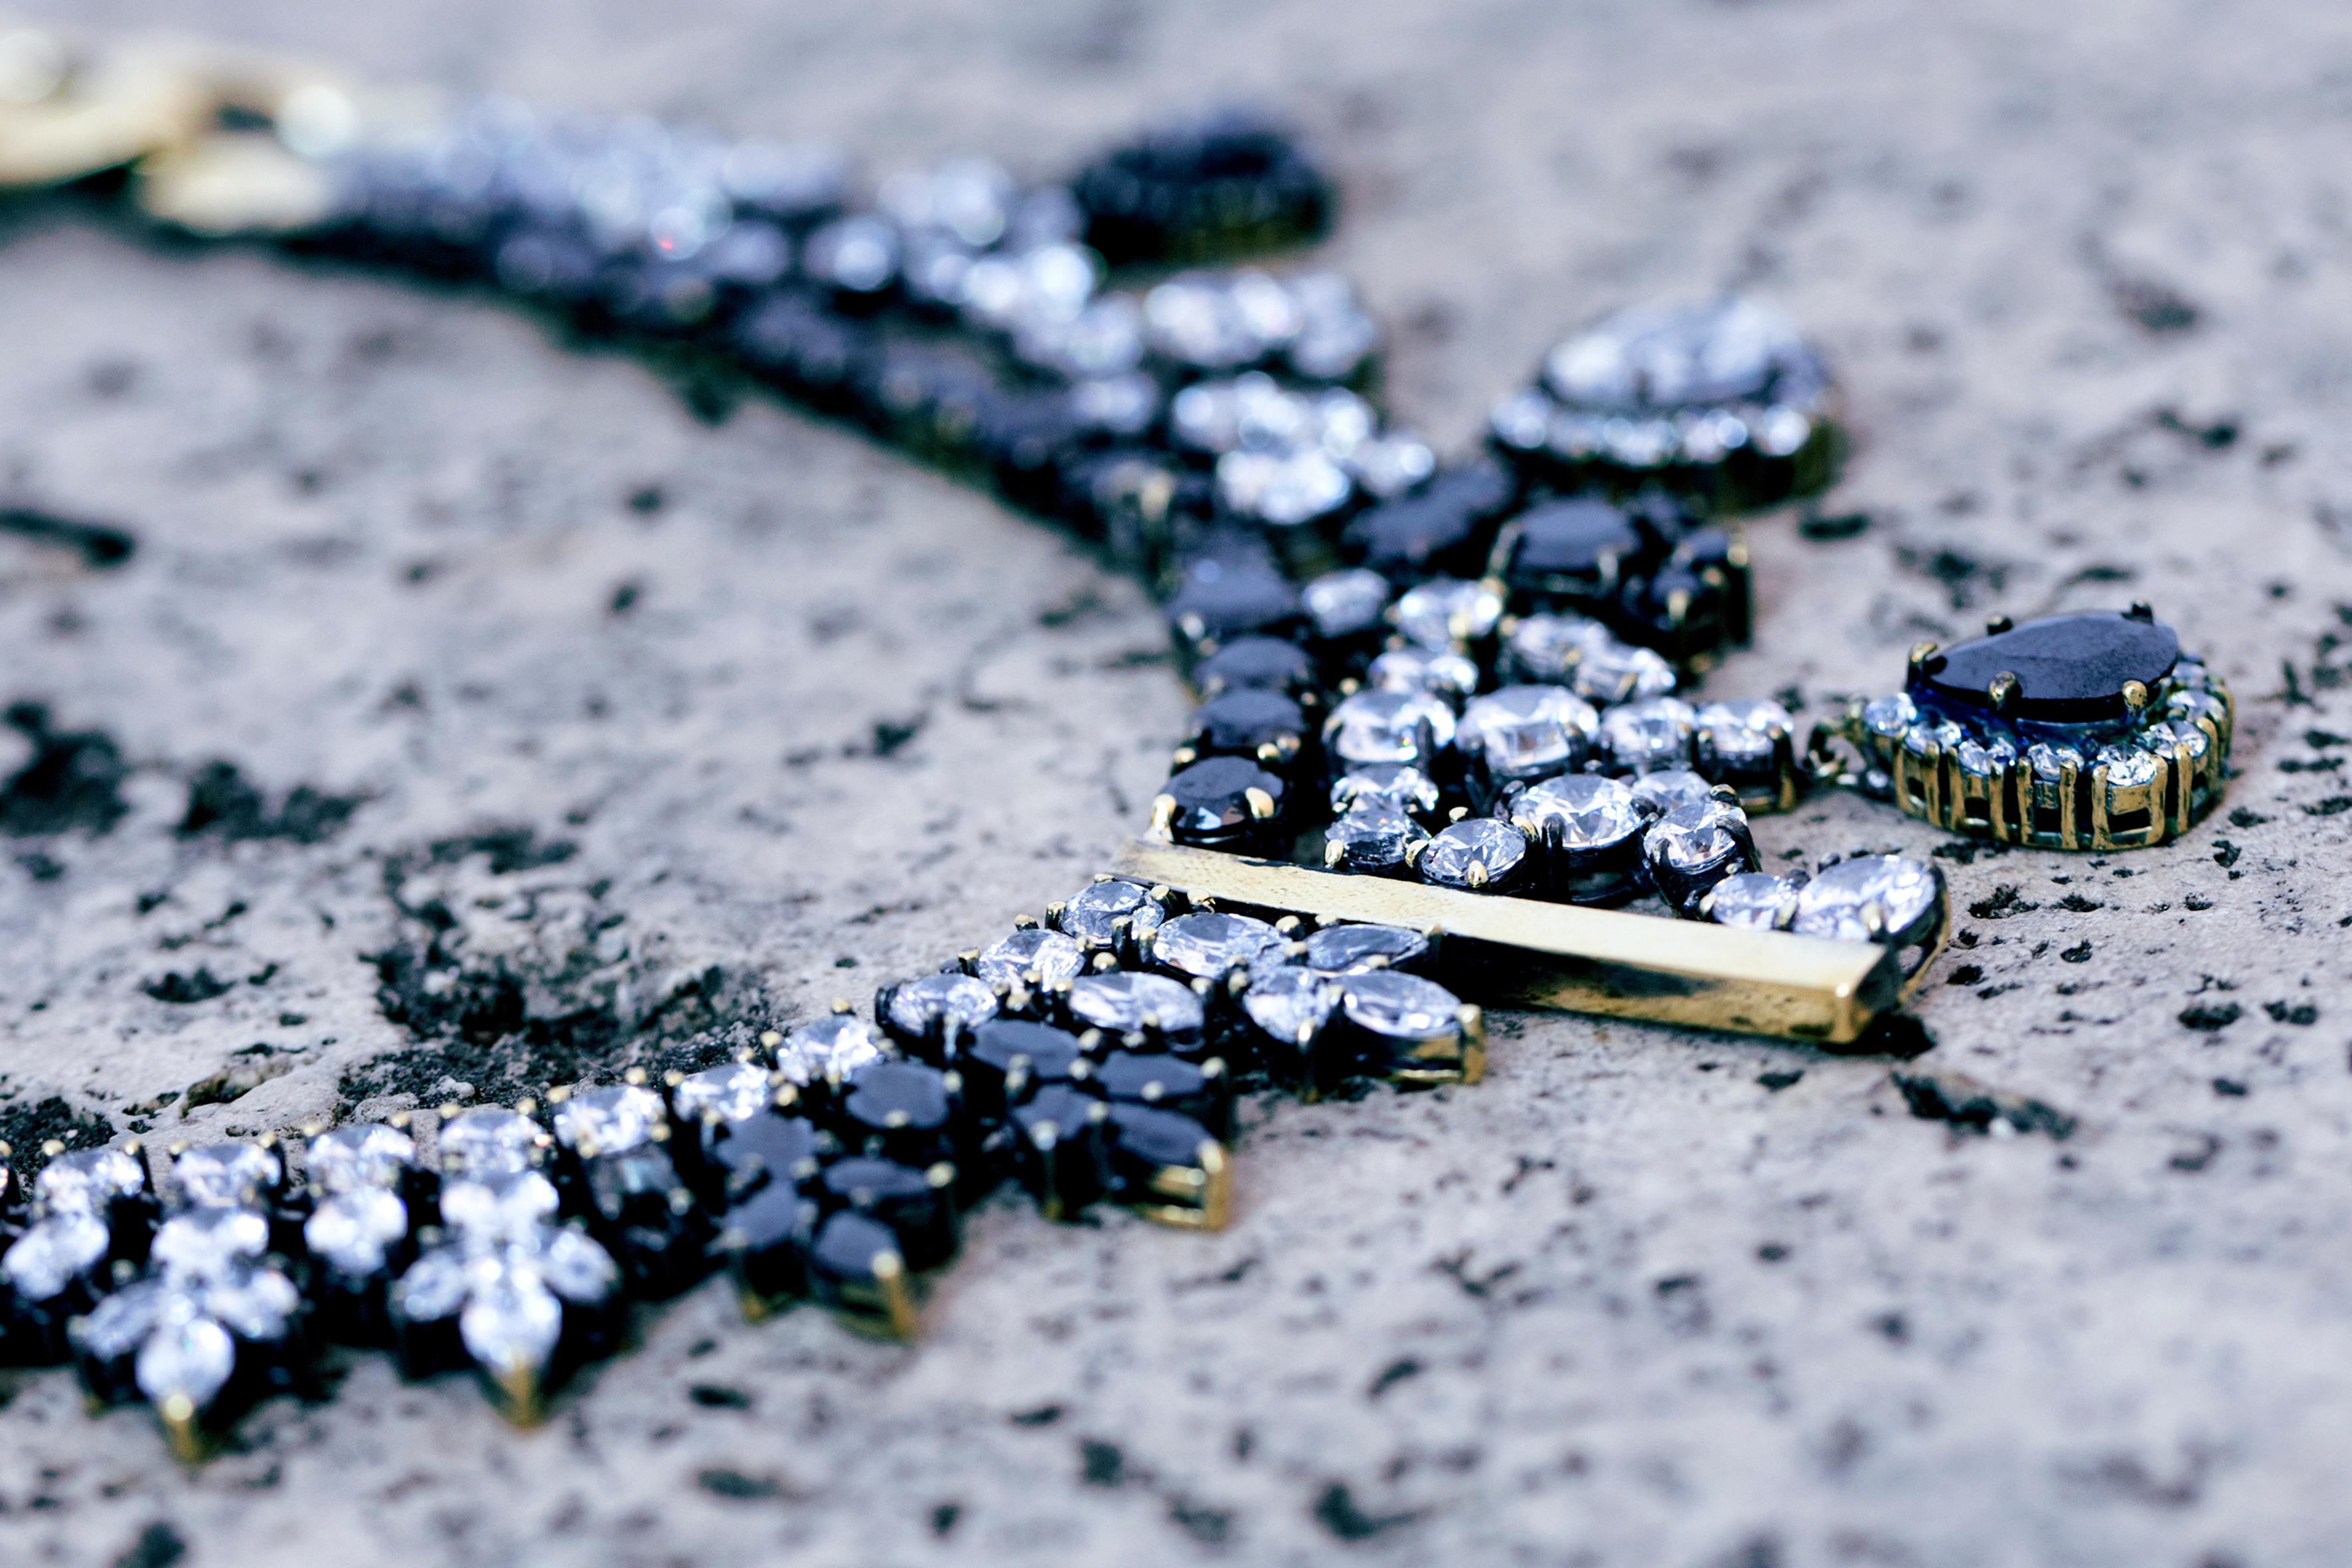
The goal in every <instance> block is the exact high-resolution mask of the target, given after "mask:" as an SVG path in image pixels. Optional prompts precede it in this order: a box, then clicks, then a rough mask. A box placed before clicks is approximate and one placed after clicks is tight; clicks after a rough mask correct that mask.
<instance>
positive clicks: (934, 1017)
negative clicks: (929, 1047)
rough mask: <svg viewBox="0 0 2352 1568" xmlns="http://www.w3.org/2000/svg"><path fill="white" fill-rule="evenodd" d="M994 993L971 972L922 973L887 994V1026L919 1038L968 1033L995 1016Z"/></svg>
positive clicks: (951, 1036) (986, 983) (954, 1035)
mask: <svg viewBox="0 0 2352 1568" xmlns="http://www.w3.org/2000/svg"><path fill="white" fill-rule="evenodd" d="M996 1008H997V1002H996V993H995V991H994V990H992V989H991V987H990V986H989V984H988V982H987V981H985V980H982V979H980V978H979V977H977V976H975V975H971V974H926V975H924V976H922V977H921V978H920V979H919V980H909V981H908V982H907V983H906V984H903V985H899V986H898V987H896V988H894V989H893V990H892V991H891V993H890V1026H891V1027H892V1028H894V1029H896V1030H898V1032H899V1033H900V1034H902V1035H906V1036H908V1037H912V1038H916V1039H921V1038H924V1037H927V1036H929V1035H931V1034H933V1033H935V1032H936V1033H940V1034H943V1035H945V1036H947V1037H950V1038H953V1037H956V1036H959V1035H968V1034H970V1033H971V1031H972V1030H974V1029H976V1028H978V1027H980V1026H981V1025H982V1024H985V1023H986V1022H988V1020H990V1019H991V1018H993V1017H995V1016H996Z"/></svg>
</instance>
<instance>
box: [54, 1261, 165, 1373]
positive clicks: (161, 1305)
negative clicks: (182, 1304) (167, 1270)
mask: <svg viewBox="0 0 2352 1568" xmlns="http://www.w3.org/2000/svg"><path fill="white" fill-rule="evenodd" d="M172 1295H173V1290H172V1288H171V1287H170V1286H168V1285H166V1284H164V1283H163V1281H162V1280H161V1279H137V1280H133V1281H132V1282H131V1283H130V1284H128V1285H125V1286H124V1287H123V1288H122V1289H120V1290H117V1291H115V1292H114V1293H113V1294H112V1295H110V1296H109V1297H107V1298H106V1299H105V1300H102V1301H100V1302H99V1304H98V1305H97V1306H95V1307H93V1308H91V1309H90V1311H89V1316H88V1317H85V1318H83V1319H82V1320H81V1321H79V1322H77V1323H75V1324H74V1325H73V1328H72V1336H73V1342H74V1347H75V1348H76V1349H77V1350H79V1351H80V1352H81V1353H82V1354H84V1355H86V1356H89V1357H90V1358H91V1359H92V1360H94V1361H100V1362H110V1361H120V1360H121V1358H123V1357H124V1356H127V1355H129V1354H131V1352H133V1351H136V1350H137V1349H138V1348H139V1346H140V1344H141V1342H143V1341H144V1340H145V1339H146V1338H147V1336H148V1335H149V1334H152V1333H153V1332H154V1331H155V1325H156V1324H157V1323H160V1322H162V1321H163V1311H164V1309H165V1308H166V1307H167V1306H168V1305H170V1304H171V1297H172Z"/></svg>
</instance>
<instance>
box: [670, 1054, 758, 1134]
mask: <svg viewBox="0 0 2352 1568" xmlns="http://www.w3.org/2000/svg"><path fill="white" fill-rule="evenodd" d="M774 1099H775V1092H774V1090H773V1089H772V1088H771V1087H770V1079H769V1075H768V1073H767V1071H766V1069H764V1068H761V1066H760V1064H759V1063H757V1062H729V1063H727V1064H726V1065H725V1066H723V1067H715V1068H704V1069H703V1070H702V1071H700V1072H698V1073H688V1075H687V1076H686V1077H684V1078H682V1079H678V1082H677V1088H676V1089H671V1090H670V1100H671V1101H672V1103H674V1104H675V1105H677V1113H678V1115H679V1117H680V1118H681V1119H683V1120H685V1121H690V1122H691V1121H742V1120H743V1119H744V1118H745V1117H747V1116H756V1115H758V1114H759V1113H760V1112H761V1111H762V1110H766V1109H767V1108H768V1106H769V1104H770V1103H771V1102H772V1100H774Z"/></svg>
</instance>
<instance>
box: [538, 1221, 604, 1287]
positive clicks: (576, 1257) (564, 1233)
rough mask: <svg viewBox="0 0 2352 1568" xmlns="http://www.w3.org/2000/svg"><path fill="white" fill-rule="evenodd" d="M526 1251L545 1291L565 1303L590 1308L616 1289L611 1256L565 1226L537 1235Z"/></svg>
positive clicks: (594, 1243)
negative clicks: (552, 1292) (534, 1265)
mask: <svg viewBox="0 0 2352 1568" xmlns="http://www.w3.org/2000/svg"><path fill="white" fill-rule="evenodd" d="M530 1256H531V1258H532V1259H533V1261H534V1262H535V1263H536V1264H537V1266H538V1268H539V1274H540V1278H541V1279H544V1280H545V1281H546V1282H547V1288H548V1289H551V1290H552V1291H554V1292H555V1293H556V1294H557V1295H558V1296H561V1297H562V1298H563V1299H564V1300H567V1301H577V1302H580V1303H582V1304H583V1305H592V1304H593V1303H595V1302H598V1301H602V1300H604V1299H605V1298H606V1297H608V1296H610V1295H612V1293H613V1292H614V1290H616V1289H620V1285H621V1268H620V1265H619V1264H617V1263H614V1261H613V1255H612V1254H611V1253H609V1252H607V1251H605V1250H604V1247H601V1246H599V1245H598V1244H597V1243H596V1241H595V1240H594V1238H593V1237H588V1236H585V1235H583V1234H582V1233H581V1232H579V1231H577V1230H574V1229H572V1228H571V1227H570V1226H562V1227H559V1228H555V1229H550V1230H545V1231H542V1232H541V1233H540V1235H539V1236H538V1237H537V1238H536V1239H535V1240H534V1242H533V1244H532V1246H531V1247H530Z"/></svg>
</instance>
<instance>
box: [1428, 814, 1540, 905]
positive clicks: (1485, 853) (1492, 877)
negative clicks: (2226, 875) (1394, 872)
mask: <svg viewBox="0 0 2352 1568" xmlns="http://www.w3.org/2000/svg"><path fill="white" fill-rule="evenodd" d="M1527 858H1528V839H1527V835H1525V834H1524V833H1521V832H1520V831H1519V830H1518V829H1517V828H1516V827H1514V826H1511V825H1510V824H1509V823H1507V822H1499V821H1496V819H1495V818H1493V817H1491V816H1471V817H1465V818H1464V819H1463V820H1461V821H1460V822H1456V823H1454V824H1452V825H1450V826H1447V827H1446V828H1445V829H1444V831H1443V832H1441V833H1439V834H1438V835H1437V837H1434V838H1432V839H1431V840H1430V841H1429V846H1428V847H1427V848H1425V849H1423V851H1422V852H1421V858H1419V859H1418V860H1416V861H1415V862H1414V863H1413V868H1414V869H1415V870H1417V871H1419V872H1420V873H1421V879H1422V880H1423V881H1424V882H1428V883H1430V884H1432V885H1433V886H1435V887H1440V888H1466V889H1471V890H1473V891H1477V890H1481V889H1486V888H1488V887H1492V886H1494V885H1496V884H1497V883H1503V882H1507V881H1508V880H1509V879H1511V878H1512V877H1513V876H1514V875H1516V874H1517V871H1518V870H1519V868H1520V867H1521V865H1522V864H1524V863H1525V861H1526V860H1527Z"/></svg>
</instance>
